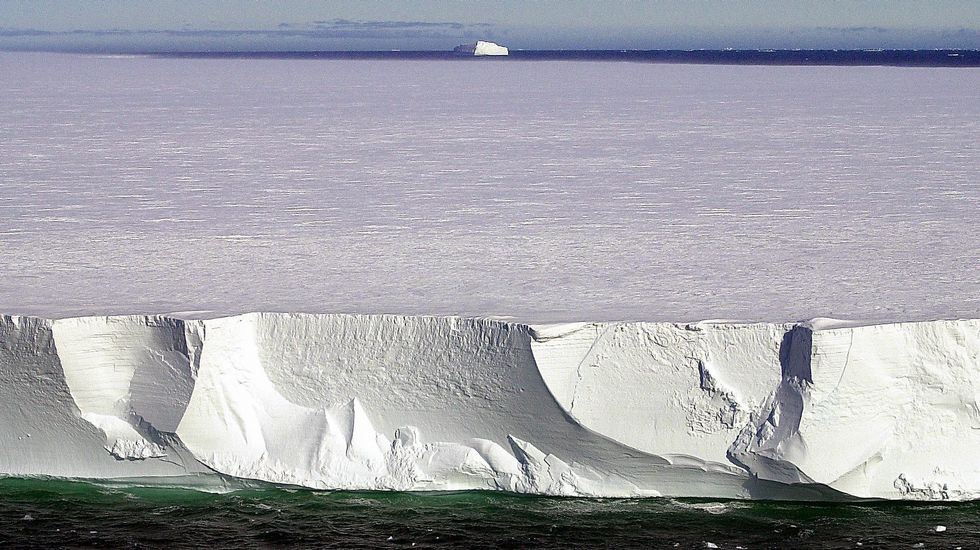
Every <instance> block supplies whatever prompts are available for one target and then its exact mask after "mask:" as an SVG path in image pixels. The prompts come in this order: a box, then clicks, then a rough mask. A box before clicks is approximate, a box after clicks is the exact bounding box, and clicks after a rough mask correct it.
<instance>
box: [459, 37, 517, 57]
mask: <svg viewBox="0 0 980 550" xmlns="http://www.w3.org/2000/svg"><path fill="white" fill-rule="evenodd" d="M453 52H455V53H457V54H460V55H474V56H480V55H507V54H509V53H510V52H509V51H508V50H507V48H505V47H504V46H501V45H500V44H496V43H494V42H487V41H485V40H477V41H476V42H474V43H472V44H463V45H460V46H456V47H455V48H453Z"/></svg>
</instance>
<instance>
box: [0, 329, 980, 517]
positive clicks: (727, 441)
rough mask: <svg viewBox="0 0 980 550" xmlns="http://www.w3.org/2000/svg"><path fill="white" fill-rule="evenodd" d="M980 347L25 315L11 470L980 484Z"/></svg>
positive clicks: (342, 478)
mask: <svg viewBox="0 0 980 550" xmlns="http://www.w3.org/2000/svg"><path fill="white" fill-rule="evenodd" d="M978 355H980V321H976V320H964V321H935V322H924V323H905V324H891V325H870V326H850V325H847V324H842V323H832V322H826V321H815V322H812V323H809V324H802V325H789V324H764V323H760V324H731V323H697V324H673V323H578V324H568V325H553V326H541V327H533V328H532V327H528V326H525V325H521V324H514V323H506V322H500V321H491V320H481V319H461V318H437V317H403V316H393V315H392V316H356V315H288V314H249V315H240V316H234V317H225V318H217V319H210V320H205V321H183V320H179V319H173V318H168V317H159V316H132V317H92V318H79V319H64V320H57V321H47V320H43V319H36V318H26V317H9V316H7V317H0V438H2V442H3V445H2V446H0V472H2V473H5V474H11V475H53V476H61V477H80V478H99V479H102V478H140V479H149V478H165V479H177V478H181V479H183V478H184V477H186V476H188V475H192V476H196V475H199V474H202V473H212V474H213V473H218V474H223V475H225V476H231V477H236V478H244V479H257V480H263V481H269V482H274V483H286V484H295V485H305V486H309V487H316V488H349V489H399V490H420V489H421V490H438V489H475V488H479V489H502V490H508V491H517V492H530V493H544V494H556V495H599V496H630V495H657V494H663V495H681V496H716V497H742V498H749V497H755V498H798V499H809V498H812V499H828V498H842V497H846V496H856V497H877V498H906V499H933V500H935V499H966V498H976V497H977V496H978V495H980V467H977V466H976V463H975V460H974V457H975V455H976V452H977V451H978V450H980V435H977V434H978V430H980V407H978V401H977V395H978V392H977V389H978V388H980V385H978V384H980V364H978ZM198 481H199V482H201V483H206V480H204V479H203V478H198ZM181 483H182V484H183V483H186V481H182V482H181Z"/></svg>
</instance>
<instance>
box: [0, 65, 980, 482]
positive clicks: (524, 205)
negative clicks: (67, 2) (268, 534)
mask: <svg viewBox="0 0 980 550" xmlns="http://www.w3.org/2000/svg"><path fill="white" fill-rule="evenodd" d="M978 74H980V73H978V71H977V70H975V69H910V68H902V69H898V68H882V67H876V68H867V67H865V68H858V67H731V66H727V67H725V66H681V65H653V64H638V63H593V62H521V61H515V60H511V59H508V60H504V61H503V62H500V63H490V64H486V63H469V62H453V61H420V60H416V61H404V60H402V61H391V60H388V61H381V60H374V61H367V60H359V61H352V60H269V59H265V60H258V59H223V60H215V59H211V60H201V59H172V58H154V57H126V58H122V57H97V56H71V55H57V54H19V53H18V54H15V53H0V94H2V97H3V98H4V99H3V102H2V104H0V258H2V260H0V312H2V313H3V314H4V315H0V474H8V475H18V476H56V477H68V478H85V479H112V480H139V481H140V482H141V483H145V482H150V481H153V482H157V483H163V484H181V485H192V486H200V487H210V486H220V485H227V484H234V483H238V481H235V480H245V481H241V483H245V482H247V480H259V481H265V482H272V483H278V484H286V485H300V486H306V487H312V488H345V489H397V490H441V489H452V490H456V489H500V490H507V491H514V492H525V493H540V494H552V495H575V496H656V495H665V496H713V497H733V498H790V499H815V500H832V499H846V498H885V499H922V500H963V499H975V498H980V465H978V464H977V462H976V460H975V456H976V454H977V452H978V451H980V431H978V428H980V405H978V395H980V391H978V388H980V361H978V355H980V320H977V318H980V315H978V309H980V307H978V305H980V285H978V281H977V276H976V273H977V271H978V270H977V268H978V266H980V223H978V222H980V219H978V212H980V192H978V174H980V154H978V153H980V151H978V145H977V143H978V141H977V140H976V136H977V135H980V102H978V101H976V89H977V82H978ZM254 311H270V312H278V313H251V312H254ZM831 317H833V318H843V319H852V320H853V321H837V320H833V319H830V318H831ZM700 319H716V320H715V321H699V320H700ZM717 319H737V320H739V321H725V320H717ZM801 319H812V320H810V321H802V322H801V321H800V320H801Z"/></svg>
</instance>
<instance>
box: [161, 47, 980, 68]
mask: <svg viewBox="0 0 980 550" xmlns="http://www.w3.org/2000/svg"><path fill="white" fill-rule="evenodd" d="M155 55H161V56H166V57H180V58H207V59H225V58H227V59H392V60H456V61H470V62H474V61H478V62H487V61H492V62H512V61H613V62H615V61H621V62H634V63H689V64H709V65H838V66H862V65H871V66H874V65H883V66H896V67H980V50H511V51H510V55H508V56H486V57H472V56H460V55H458V54H454V53H453V52H443V51H360V52H358V51H296V52H169V53H155Z"/></svg>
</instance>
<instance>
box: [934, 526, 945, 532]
mask: <svg viewBox="0 0 980 550" xmlns="http://www.w3.org/2000/svg"><path fill="white" fill-rule="evenodd" d="M944 531H946V526H945V525H937V526H936V532H937V533H942V532H944Z"/></svg>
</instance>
